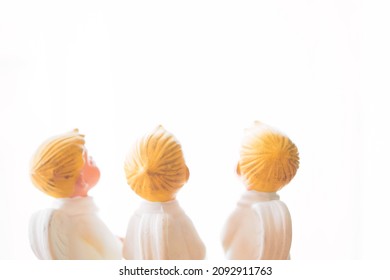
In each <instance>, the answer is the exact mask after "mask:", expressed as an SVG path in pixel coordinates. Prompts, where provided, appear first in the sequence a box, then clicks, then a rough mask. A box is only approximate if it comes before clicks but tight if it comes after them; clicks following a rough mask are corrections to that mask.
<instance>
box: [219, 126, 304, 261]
mask: <svg viewBox="0 0 390 280" xmlns="http://www.w3.org/2000/svg"><path fill="white" fill-rule="evenodd" d="M298 166H299V154H298V149H297V147H296V146H295V144H294V143H293V142H291V140H290V139H289V138H288V137H287V136H286V135H284V134H283V133H281V132H279V131H278V130H276V129H274V128H272V127H270V126H268V125H266V124H263V123H260V122H255V124H254V125H253V127H251V128H250V129H248V130H247V131H246V136H245V137H244V140H243V143H242V147H241V151H240V159H239V162H238V165H237V174H238V175H239V176H240V177H241V179H242V180H243V182H244V184H245V186H246V188H247V191H246V192H245V193H244V194H243V195H242V197H241V198H240V199H239V201H238V203H237V206H236V208H235V210H234V211H233V213H232V214H231V215H230V217H229V218H228V220H227V222H226V224H225V227H224V229H223V232H222V244H223V249H224V252H225V256H226V258H227V259H235V260H239V259H241V260H286V259H289V258H290V247H291V235H292V227H291V217H290V213H289V211H288V208H287V206H286V205H285V204H284V203H283V202H282V201H280V200H279V195H278V194H277V191H279V190H280V189H281V188H283V187H284V186H285V185H286V184H288V183H289V182H290V181H291V179H292V178H293V177H294V176H295V174H296V172H297V169H298Z"/></svg>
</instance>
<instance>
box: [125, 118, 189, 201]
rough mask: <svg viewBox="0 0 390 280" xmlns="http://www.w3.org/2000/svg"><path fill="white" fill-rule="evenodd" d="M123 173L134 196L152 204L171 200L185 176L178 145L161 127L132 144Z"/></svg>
mask: <svg viewBox="0 0 390 280" xmlns="http://www.w3.org/2000/svg"><path fill="white" fill-rule="evenodd" d="M125 173H126V178H127V183H128V184H129V185H130V187H131V188H132V189H133V190H134V191H135V193H137V194H138V195H139V196H141V197H142V198H144V199H146V200H149V201H153V202H164V201H169V200H172V199H174V198H175V196H176V192H177V191H178V190H179V189H180V188H181V187H182V186H183V185H184V184H185V183H186V182H187V180H188V177H189V170H188V168H187V166H186V164H185V161H184V157H183V152H182V149H181V146H180V144H179V143H178V141H177V140H176V139H175V137H174V136H173V135H172V134H171V133H169V132H168V131H166V130H165V129H164V128H163V127H162V126H161V125H160V126H158V127H157V128H156V129H155V130H154V131H153V132H152V133H150V134H147V135H146V136H144V137H143V138H142V139H140V140H139V141H138V142H137V143H136V145H135V146H134V147H133V149H132V151H131V152H130V154H129V155H128V156H127V158H126V160H125Z"/></svg>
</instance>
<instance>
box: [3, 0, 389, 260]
mask: <svg viewBox="0 0 390 280" xmlns="http://www.w3.org/2000/svg"><path fill="white" fill-rule="evenodd" d="M134 2H135V1H134ZM134 2H129V1H107V2H102V1H1V2H0V128H1V134H0V182H1V186H0V188H1V193H0V225H1V227H0V259H35V256H34V255H33V254H32V252H31V250H30V246H29V242H28V232H27V227H28V221H29V218H30V216H31V214H32V213H33V212H35V211H37V210H39V209H42V208H45V207H48V206H50V205H51V202H52V198H50V197H47V196H46V195H44V194H43V193H41V192H39V191H38V190H36V189H35V188H34V187H33V185H32V183H31V181H30V178H29V174H28V170H29V161H30V159H31V156H32V154H33V153H34V151H35V149H36V148H37V147H38V145H40V143H41V142H42V141H44V140H45V139H46V138H48V137H50V136H52V135H56V134H59V133H63V132H66V131H69V130H71V129H73V128H76V127H77V128H79V129H80V132H81V133H83V134H85V135H86V146H87V148H88V150H89V153H90V154H91V155H92V156H93V157H94V159H95V161H96V163H97V165H98V166H99V167H100V169H101V172H102V176H101V180H100V182H99V183H98V185H97V186H96V188H95V189H93V190H92V191H91V192H90V194H91V195H92V196H93V197H94V198H95V200H96V202H97V204H98V206H99V208H100V215H101V217H102V219H103V220H104V221H105V222H106V223H107V225H108V226H109V227H110V228H111V229H112V231H113V232H115V233H116V234H117V235H120V236H123V235H124V234H125V231H126V227H127V222H128V219H129V217H130V215H131V214H132V212H133V211H134V209H136V207H137V206H138V204H139V202H140V199H139V198H138V197H137V196H136V195H135V194H134V193H133V192H132V190H131V189H130V187H128V186H127V184H126V180H125V175H124V171H123V162H124V158H125V156H126V154H127V152H128V150H129V148H130V146H131V145H132V143H133V142H134V141H135V139H137V138H138V137H140V136H142V135H143V134H145V133H147V132H149V131H150V130H152V129H153V128H154V127H155V126H156V125H158V124H162V125H164V126H165V128H166V129H167V130H169V131H171V132H172V133H173V134H175V135H176V137H177V138H178V139H179V140H180V142H181V144H182V147H183V150H184V154H185V158H186V161H187V165H188V166H189V168H190V172H191V176H190V180H189V182H188V183H187V184H186V185H185V186H184V187H183V189H182V190H181V191H180V193H179V195H178V200H179V201H180V203H181V205H182V207H183V209H184V210H185V211H186V213H187V214H188V216H189V217H190V218H191V219H192V221H193V222H194V224H195V226H196V228H197V229H198V232H199V234H200V236H201V238H202V239H203V241H204V243H205V244H206V246H207V252H208V253H207V258H208V259H210V260H219V259H223V252H222V248H221V244H220V233H221V229H222V226H223V223H224V221H225V220H226V218H227V216H228V215H229V213H230V212H231V211H232V210H233V208H234V207H235V202H236V200H237V199H238V198H239V196H240V194H241V193H242V192H243V191H244V186H243V185H242V184H241V182H240V181H239V179H238V178H237V176H236V175H235V167H236V162H237V159H238V151H239V146H240V141H241V138H242V135H243V130H244V129H245V128H246V127H248V126H250V125H251V124H252V122H253V121H254V120H261V121H263V122H265V123H267V124H269V125H272V126H275V127H277V128H279V129H280V130H282V131H284V132H285V133H286V134H288V135H289V136H290V138H291V139H292V140H293V141H294V142H295V143H296V145H297V146H298V148H299V151H300V157H301V165H300V169H299V171H298V173H297V176H296V177H295V178H294V180H293V181H292V182H291V183H290V184H289V185H287V186H286V187H285V189H283V190H282V191H280V196H281V199H282V200H283V201H284V202H285V203H286V204H287V206H288V207H289V209H290V212H291V215H292V218H293V243H292V249H291V256H292V258H293V259H303V260H311V259H317V260H318V259H376V258H379V259H382V258H388V256H389V254H388V252H389V250H390V242H389V241H388V239H389V238H388V236H389V235H390V228H389V226H388V224H389V219H388V217H389V213H390V204H389V203H388V201H389V199H390V196H388V194H389V190H388V189H389V180H388V174H389V172H390V165H389V156H390V152H389V141H390V136H389V132H388V130H389V122H388V120H389V119H390V118H389V117H390V116H389V115H390V114H389V113H388V104H389V102H388V99H389V98H388V97H387V94H388V93H389V82H388V80H389V74H390V71H389V65H390V56H389V49H390V41H389V26H390V21H389V19H388V13H389V9H388V7H385V6H384V5H383V4H382V3H378V2H377V1H367V3H366V2H365V1H354V0H343V1H340V0H337V1H336V0H333V1H332V0H330V1H312V0H297V1H287V0H285V1H282V0H276V1H191V2H190V1H156V2H150V1H137V3H134Z"/></svg>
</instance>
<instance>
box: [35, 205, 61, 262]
mask: <svg viewBox="0 0 390 280" xmlns="http://www.w3.org/2000/svg"><path fill="white" fill-rule="evenodd" d="M55 211H56V210H55V209H51V208H49V209H44V210H40V211H37V212H35V213H34V214H33V215H32V216H31V218H30V224H29V239H30V245H31V248H32V250H33V252H34V254H35V255H36V256H37V258H38V259H43V260H50V259H53V257H52V254H51V251H50V244H49V228H50V223H51V219H52V217H53V213H54V212H55Z"/></svg>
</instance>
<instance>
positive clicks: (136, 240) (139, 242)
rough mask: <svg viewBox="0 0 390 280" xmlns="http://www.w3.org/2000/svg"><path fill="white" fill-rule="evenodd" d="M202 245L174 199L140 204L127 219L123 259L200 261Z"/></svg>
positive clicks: (202, 257) (203, 249)
mask: <svg viewBox="0 0 390 280" xmlns="http://www.w3.org/2000/svg"><path fill="white" fill-rule="evenodd" d="M205 253H206V250H205V246H204V244H203V242H202V240H201V239H200V237H199V235H198V233H197V231H196V229H195V227H194V225H193V223H192V222H191V220H190V219H189V218H188V216H187V215H186V214H185V213H184V211H183V210H182V208H181V207H180V205H179V203H178V202H177V200H172V201H169V202H148V201H144V202H143V203H142V204H141V206H140V208H139V209H138V210H137V211H136V212H135V213H134V215H133V216H132V217H131V218H130V221H129V224H128V229H127V234H126V238H125V241H124V248H123V257H124V258H125V259H135V260H200V259H204V258H205Z"/></svg>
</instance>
